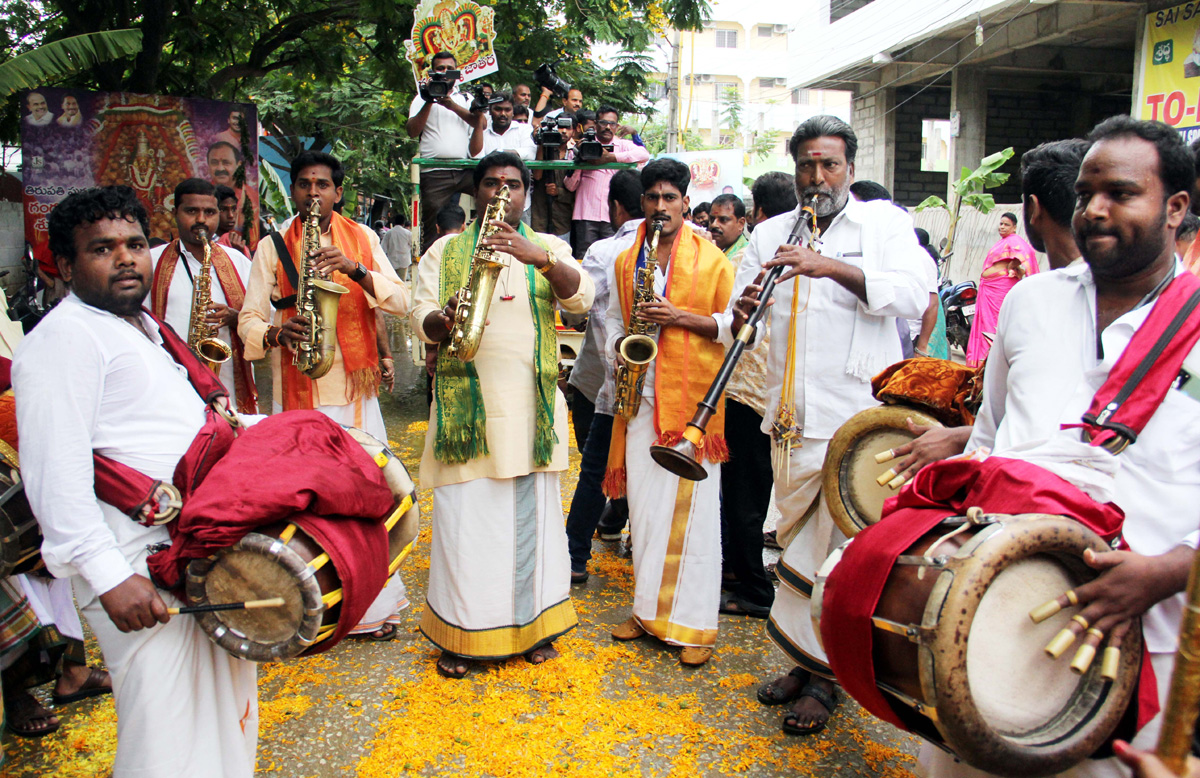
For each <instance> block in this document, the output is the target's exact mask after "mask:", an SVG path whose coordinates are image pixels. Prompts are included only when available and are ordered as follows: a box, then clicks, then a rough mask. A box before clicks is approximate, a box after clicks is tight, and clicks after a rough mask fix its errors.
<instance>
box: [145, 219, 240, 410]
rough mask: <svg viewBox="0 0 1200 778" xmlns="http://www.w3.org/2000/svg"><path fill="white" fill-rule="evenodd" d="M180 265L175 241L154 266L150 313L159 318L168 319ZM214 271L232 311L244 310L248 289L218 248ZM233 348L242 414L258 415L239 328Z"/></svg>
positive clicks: (232, 331)
mask: <svg viewBox="0 0 1200 778" xmlns="http://www.w3.org/2000/svg"><path fill="white" fill-rule="evenodd" d="M178 262H179V242H178V241H171V243H170V244H168V245H167V248H166V249H165V250H164V251H163V253H162V255H161V256H160V257H159V258H158V264H157V265H155V267H154V281H153V284H152V285H151V289H150V310H151V311H152V312H153V314H154V315H155V316H156V317H158V318H159V319H165V318H166V316H167V295H168V294H169V292H170V289H171V279H172V278H173V277H174V276H175V269H176V267H177V266H178ZM212 266H213V272H215V273H216V275H217V281H218V282H219V283H220V284H221V291H222V292H224V293H225V302H226V304H227V305H228V306H229V307H230V308H234V309H236V310H241V308H242V305H243V304H244V302H245V299H246V288H245V286H243V285H242V279H241V277H240V276H238V274H237V269H236V268H235V267H234V266H233V260H231V259H230V258H229V255H228V254H226V253H225V251H224V249H222V248H221V247H220V246H218V245H215V244H214V245H213V247H212ZM230 341H231V342H230V344H229V345H230V346H231V347H232V348H233V361H234V363H233V388H234V393H235V394H236V395H237V410H238V412H239V413H258V388H257V387H256V386H255V384H254V370H253V368H252V367H251V365H250V362H249V361H248V360H247V359H246V358H245V356H244V353H245V352H244V349H243V345H242V339H241V338H240V337H238V334H237V327H230Z"/></svg>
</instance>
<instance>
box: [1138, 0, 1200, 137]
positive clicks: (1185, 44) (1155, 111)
mask: <svg viewBox="0 0 1200 778" xmlns="http://www.w3.org/2000/svg"><path fill="white" fill-rule="evenodd" d="M1140 94H1141V105H1140V107H1139V110H1140V113H1141V118H1142V119H1157V120H1158V121H1161V122H1166V123H1167V124H1169V125H1171V126H1172V127H1174V128H1176V129H1178V130H1179V131H1180V132H1181V133H1183V136H1184V140H1186V141H1187V142H1188V143H1191V142H1192V140H1193V139H1194V138H1195V137H1198V136H1200V2H1190V3H1180V4H1179V5H1176V6H1172V7H1171V8H1165V9H1163V10H1161V11H1155V12H1154V13H1152V14H1149V15H1148V16H1147V18H1146V39H1145V41H1143V46H1142V83H1141V92H1140Z"/></svg>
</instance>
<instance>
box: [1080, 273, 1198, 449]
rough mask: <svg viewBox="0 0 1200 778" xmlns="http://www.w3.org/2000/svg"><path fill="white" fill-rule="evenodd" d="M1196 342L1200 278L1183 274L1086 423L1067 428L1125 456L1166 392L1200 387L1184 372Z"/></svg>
mask: <svg viewBox="0 0 1200 778" xmlns="http://www.w3.org/2000/svg"><path fill="white" fill-rule="evenodd" d="M1197 342H1200V278H1197V277H1196V276H1194V275H1192V274H1191V273H1181V274H1179V275H1178V276H1176V277H1175V279H1174V280H1173V281H1171V283H1170V284H1168V285H1167V288H1166V289H1164V290H1163V292H1162V294H1160V295H1159V297H1158V300H1157V301H1156V302H1155V303H1154V307H1153V308H1151V310H1150V313H1149V314H1148V315H1147V316H1146V320H1145V321H1144V322H1142V326H1140V327H1138V329H1137V331H1136V332H1135V333H1134V334H1133V338H1132V339H1130V341H1129V345H1128V346H1126V347H1125V351H1124V352H1123V353H1122V354H1121V356H1120V357H1119V358H1118V359H1117V363H1116V364H1115V365H1113V368H1112V370H1111V371H1110V372H1109V374H1108V378H1107V380H1105V382H1104V385H1103V386H1101V387H1100V391H1098V392H1096V396H1095V397H1093V398H1092V404H1091V405H1090V406H1089V407H1088V410H1087V412H1086V413H1084V414H1083V423H1082V424H1079V425H1074V424H1071V425H1063V426H1064V427H1076V426H1079V427H1083V429H1084V434H1085V435H1087V436H1088V437H1089V438H1090V441H1091V443H1092V445H1094V446H1103V447H1104V448H1106V449H1108V450H1109V451H1111V452H1112V453H1114V454H1116V453H1120V452H1121V451H1123V450H1124V449H1125V447H1126V446H1128V445H1130V444H1131V443H1134V442H1136V441H1137V437H1138V435H1139V434H1140V433H1141V431H1142V430H1143V429H1144V428H1145V426H1146V425H1147V424H1148V423H1149V422H1150V418H1151V417H1152V416H1153V415H1154V412H1155V411H1157V410H1158V407H1159V406H1160V405H1162V402H1163V400H1164V399H1166V396H1167V392H1169V391H1170V390H1171V389H1172V388H1173V387H1174V388H1182V385H1183V384H1184V383H1187V382H1190V381H1198V382H1200V375H1197V376H1192V375H1191V374H1190V372H1189V371H1188V370H1186V368H1185V362H1187V361H1188V357H1189V356H1190V355H1191V353H1192V351H1193V349H1195V348H1196V344H1197Z"/></svg>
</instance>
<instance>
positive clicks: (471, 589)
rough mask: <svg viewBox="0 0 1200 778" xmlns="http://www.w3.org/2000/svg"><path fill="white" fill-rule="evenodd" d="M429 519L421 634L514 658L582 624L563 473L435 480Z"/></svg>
mask: <svg viewBox="0 0 1200 778" xmlns="http://www.w3.org/2000/svg"><path fill="white" fill-rule="evenodd" d="M432 523H433V539H432V541H431V543H430V549H429V556H430V560H429V562H430V563H429V588H428V592H427V595H426V597H427V602H426V605H425V613H424V615H422V617H421V632H422V633H423V634H424V635H425V637H427V638H429V640H430V641H431V642H432V643H433V644H434V645H436V646H437V647H438V648H440V649H442V650H443V651H449V652H451V653H453V654H458V655H459V656H464V657H468V658H471V659H507V658H508V657H512V656H517V655H519V654H524V653H526V652H528V651H531V650H533V649H535V648H537V647H538V646H543V645H545V644H547V643H549V642H550V641H552V640H554V639H555V638H557V637H559V636H560V635H562V634H564V633H565V632H568V631H569V630H571V629H572V628H573V627H575V625H576V624H578V623H579V620H578V619H577V618H576V616H575V608H574V606H572V605H571V561H570V556H569V555H568V553H567V533H566V527H565V522H564V519H563V512H562V497H561V496H560V494H559V489H558V473H557V472H549V473H548V472H538V473H530V474H528V475H523V476H518V477H516V478H477V479H475V480H472V481H465V482H463V483H457V484H447V485H445V486H438V487H435V488H434V490H433V522H432Z"/></svg>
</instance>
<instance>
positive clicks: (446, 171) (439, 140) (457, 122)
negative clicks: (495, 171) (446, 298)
mask: <svg viewBox="0 0 1200 778" xmlns="http://www.w3.org/2000/svg"><path fill="white" fill-rule="evenodd" d="M457 64H458V63H457V60H455V58H454V55H453V54H451V53H450V52H447V51H439V52H438V53H437V54H434V55H433V59H432V62H431V65H430V68H429V78H428V79H427V80H426V81H424V82H422V83H420V84H418V92H419V93H418V95H417V96H416V97H415V98H413V102H412V107H411V108H410V109H409V112H408V115H409V120H408V124H407V125H406V128H407V130H408V134H409V135H411V136H413V137H419V138H420V147H419V149H418V151H417V156H419V157H423V158H425V159H467V158H469V157H470V153H469V146H470V141H471V132H472V130H473V128H475V127H478V126H480V125H482V124H484V123H486V121H487V114H486V112H485V109H486V108H487V101H486V99H483V98H481V97H480V96H478V95H477V96H476V97H475V99H474V100H472V99H471V97H469V96H468V95H465V94H463V93H462V92H460V91H458V88H457V85H458V79H459V76H460V73H459V71H458V70H456V69H455V68H456V66H457ZM471 188H472V178H471V173H470V171H469V170H457V169H454V168H424V167H423V168H422V169H421V251H422V253H424V252H425V251H426V250H428V248H429V246H430V245H432V243H433V241H434V228H435V226H436V225H435V222H434V218H435V217H436V215H437V212H438V209H440V208H441V207H442V206H443V205H445V204H446V203H448V202H451V201H452V200H454V199H456V198H457V196H458V194H459V193H470V191H471Z"/></svg>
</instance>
